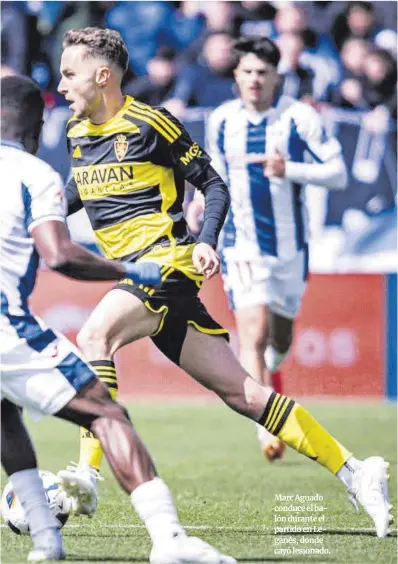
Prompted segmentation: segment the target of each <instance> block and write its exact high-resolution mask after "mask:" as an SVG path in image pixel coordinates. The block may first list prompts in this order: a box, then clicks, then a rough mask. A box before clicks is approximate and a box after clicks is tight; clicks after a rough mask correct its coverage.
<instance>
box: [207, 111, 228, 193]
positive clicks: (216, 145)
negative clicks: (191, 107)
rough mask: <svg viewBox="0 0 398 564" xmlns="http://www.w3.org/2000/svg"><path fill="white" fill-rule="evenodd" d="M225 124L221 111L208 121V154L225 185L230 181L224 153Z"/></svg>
mask: <svg viewBox="0 0 398 564" xmlns="http://www.w3.org/2000/svg"><path fill="white" fill-rule="evenodd" d="M223 122H224V114H223V113H222V112H220V110H215V111H214V112H213V113H212V114H211V115H210V117H209V119H208V120H207V125H206V137H207V152H208V154H209V155H210V158H211V165H212V166H213V167H214V169H215V170H216V172H218V174H219V175H220V176H221V178H222V179H223V180H224V182H225V183H227V181H228V175H227V163H226V159H225V155H224V154H223V152H222V147H221V138H222V131H221V129H222V127H223Z"/></svg>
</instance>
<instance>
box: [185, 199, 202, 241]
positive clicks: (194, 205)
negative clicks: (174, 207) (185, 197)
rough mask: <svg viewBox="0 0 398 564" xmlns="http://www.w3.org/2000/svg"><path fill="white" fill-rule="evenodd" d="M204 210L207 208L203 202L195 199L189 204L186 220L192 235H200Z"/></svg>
mask: <svg viewBox="0 0 398 564" xmlns="http://www.w3.org/2000/svg"><path fill="white" fill-rule="evenodd" d="M204 209H205V206H204V202H203V201H202V200H199V199H195V200H192V202H191V203H190V204H189V206H188V209H187V213H186V216H185V219H186V222H187V223H188V227H189V229H190V230H191V231H192V233H195V234H196V233H199V231H200V224H201V218H202V217H203V212H204Z"/></svg>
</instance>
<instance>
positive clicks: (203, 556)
mask: <svg viewBox="0 0 398 564" xmlns="http://www.w3.org/2000/svg"><path fill="white" fill-rule="evenodd" d="M149 562H150V564H237V562H236V560H235V558H232V556H226V555H225V554H221V552H219V551H218V550H217V549H215V548H214V547H212V546H211V545H210V544H207V542H204V541H202V540H201V539H198V538H197V537H188V536H186V535H176V536H175V537H172V538H170V539H168V540H167V541H163V542H157V543H155V544H154V545H153V548H152V551H151V555H150V557H149Z"/></svg>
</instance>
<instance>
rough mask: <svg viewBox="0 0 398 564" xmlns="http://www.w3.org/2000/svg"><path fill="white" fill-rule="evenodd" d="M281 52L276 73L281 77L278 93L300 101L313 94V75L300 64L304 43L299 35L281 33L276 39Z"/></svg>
mask: <svg viewBox="0 0 398 564" xmlns="http://www.w3.org/2000/svg"><path fill="white" fill-rule="evenodd" d="M277 44H278V47H279V50H280V52H281V60H280V63H279V67H278V71H279V73H280V75H281V85H280V93H281V94H284V95H285V96H291V97H292V98H296V99H300V98H303V97H304V96H311V97H312V96H313V94H314V87H313V81H314V73H313V71H312V70H310V69H306V68H304V67H303V66H302V65H301V64H300V57H301V54H302V53H303V51H304V48H305V43H304V38H303V35H302V34H301V33H293V32H286V33H281V35H280V36H279V37H278V39H277Z"/></svg>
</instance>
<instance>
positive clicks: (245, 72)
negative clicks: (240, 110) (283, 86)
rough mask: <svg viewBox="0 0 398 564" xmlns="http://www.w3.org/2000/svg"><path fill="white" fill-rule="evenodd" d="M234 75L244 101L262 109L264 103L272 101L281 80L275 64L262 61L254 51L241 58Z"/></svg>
mask: <svg viewBox="0 0 398 564" xmlns="http://www.w3.org/2000/svg"><path fill="white" fill-rule="evenodd" d="M234 75H235V80H236V84H237V85H238V88H239V92H240V96H241V98H242V100H243V101H244V102H246V103H247V104H251V105H253V106H254V107H258V108H259V109H261V106H262V105H265V104H269V103H270V102H271V101H272V98H273V96H274V92H275V89H276V87H277V85H278V82H279V75H278V73H277V71H276V68H275V67H274V66H273V65H271V64H270V63H267V62H266V61H262V60H261V59H259V58H258V57H257V55H254V53H248V54H247V55H245V56H244V57H242V58H241V60H240V62H239V65H238V66H237V67H236V69H235V71H234Z"/></svg>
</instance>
